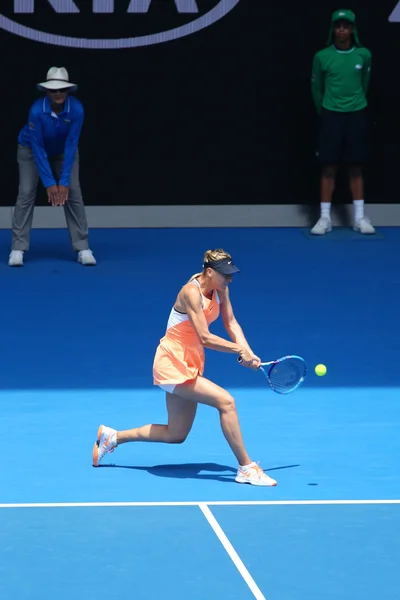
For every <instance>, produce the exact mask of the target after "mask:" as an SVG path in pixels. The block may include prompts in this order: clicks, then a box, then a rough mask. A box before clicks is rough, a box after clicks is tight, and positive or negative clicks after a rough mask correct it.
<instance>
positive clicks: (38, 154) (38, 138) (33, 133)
mask: <svg viewBox="0 0 400 600" xmlns="http://www.w3.org/2000/svg"><path fill="white" fill-rule="evenodd" d="M29 138H30V142H31V148H32V153H33V157H34V159H35V163H36V166H37V170H38V172H39V176H40V179H41V180H42V183H43V186H44V187H45V188H50V187H52V186H54V185H57V182H56V180H55V179H54V175H53V172H52V170H51V167H50V163H49V159H48V156H47V152H46V150H45V148H44V142H43V134H42V123H41V121H40V116H39V114H38V113H37V112H36V110H34V109H31V111H30V113H29Z"/></svg>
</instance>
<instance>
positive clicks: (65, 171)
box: [60, 107, 84, 187]
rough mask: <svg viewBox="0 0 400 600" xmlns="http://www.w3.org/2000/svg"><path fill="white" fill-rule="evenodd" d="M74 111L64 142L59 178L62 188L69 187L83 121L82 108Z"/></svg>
mask: <svg viewBox="0 0 400 600" xmlns="http://www.w3.org/2000/svg"><path fill="white" fill-rule="evenodd" d="M76 110H77V112H76V114H74V116H73V118H72V123H71V125H70V129H69V132H68V136H67V139H66V140H65V148H64V161H63V167H62V171H61V176H60V185H63V186H64V187H69V183H70V178H71V171H72V167H73V164H74V161H75V154H76V149H77V147H78V142H79V138H80V135H81V131H82V126H83V120H84V110H83V107H79V109H76Z"/></svg>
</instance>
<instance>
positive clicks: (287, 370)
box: [268, 358, 305, 393]
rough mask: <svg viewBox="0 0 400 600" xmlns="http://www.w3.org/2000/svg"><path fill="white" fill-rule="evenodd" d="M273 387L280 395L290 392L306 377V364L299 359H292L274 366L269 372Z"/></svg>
mask: <svg viewBox="0 0 400 600" xmlns="http://www.w3.org/2000/svg"><path fill="white" fill-rule="evenodd" d="M268 376H269V381H270V384H271V387H273V389H274V390H276V391H277V392H280V393H285V392H288V391H290V390H292V389H294V388H295V387H297V386H298V385H299V383H301V382H302V381H303V379H304V377H305V364H304V361H303V360H301V359H299V358H290V359H285V360H282V361H281V362H278V363H276V364H274V365H273V366H272V367H271V369H270V372H269V375H268Z"/></svg>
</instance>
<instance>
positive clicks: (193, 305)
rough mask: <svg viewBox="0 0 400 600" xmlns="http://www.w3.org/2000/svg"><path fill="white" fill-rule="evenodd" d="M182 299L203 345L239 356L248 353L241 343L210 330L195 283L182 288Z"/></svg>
mask: <svg viewBox="0 0 400 600" xmlns="http://www.w3.org/2000/svg"><path fill="white" fill-rule="evenodd" d="M182 300H183V302H184V304H185V308H186V314H187V316H188V317H189V320H190V322H191V324H192V325H193V328H194V330H195V332H196V333H197V337H198V338H199V340H200V343H201V345H202V346H204V347H205V348H209V349H210V350H217V351H219V352H230V353H232V354H237V355H238V356H242V355H243V354H246V353H245V349H244V348H243V346H241V345H240V344H239V343H236V342H230V341H228V340H224V338H221V337H219V336H218V335H214V334H213V333H211V332H210V331H209V329H208V324H207V320H206V318H205V316H204V313H203V307H202V303H201V296H200V294H199V291H198V289H197V288H196V287H195V286H194V285H188V286H186V288H184V289H183V290H182Z"/></svg>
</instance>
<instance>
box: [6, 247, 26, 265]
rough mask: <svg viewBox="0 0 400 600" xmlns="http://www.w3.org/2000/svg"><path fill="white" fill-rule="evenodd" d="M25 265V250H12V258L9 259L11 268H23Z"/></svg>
mask: <svg viewBox="0 0 400 600" xmlns="http://www.w3.org/2000/svg"><path fill="white" fill-rule="evenodd" d="M23 265H24V252H23V250H11V253H10V257H9V259H8V266H9V267H22V266H23Z"/></svg>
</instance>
